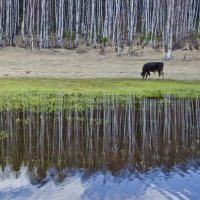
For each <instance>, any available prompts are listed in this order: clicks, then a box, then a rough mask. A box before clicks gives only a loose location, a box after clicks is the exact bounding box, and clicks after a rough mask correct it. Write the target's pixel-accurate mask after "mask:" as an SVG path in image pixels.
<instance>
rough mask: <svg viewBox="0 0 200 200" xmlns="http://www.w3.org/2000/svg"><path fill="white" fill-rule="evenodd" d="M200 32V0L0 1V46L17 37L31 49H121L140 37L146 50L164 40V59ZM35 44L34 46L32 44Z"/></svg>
mask: <svg viewBox="0 0 200 200" xmlns="http://www.w3.org/2000/svg"><path fill="white" fill-rule="evenodd" d="M190 32H193V33H194V34H196V36H197V35H198V34H199V32H200V1H199V0H176V1H175V0H0V45H1V46H2V45H3V44H5V45H11V46H15V45H16V44H17V42H16V35H17V34H18V35H21V37H22V41H23V42H25V44H26V45H29V46H31V47H32V49H33V48H34V47H40V48H48V47H49V46H50V45H51V46H54V47H62V46H63V36H65V37H66V39H67V42H68V43H69V46H71V43H72V41H73V42H74V45H75V47H78V44H79V40H80V36H81V40H82V43H87V44H89V45H93V46H94V47H96V46H97V42H102V40H103V42H104V44H105V45H106V44H107V43H108V44H112V45H116V46H117V47H118V53H120V52H119V50H120V48H121V47H123V43H124V41H126V42H127V44H128V45H130V44H132V42H133V39H134V35H135V34H136V33H137V34H139V35H141V39H143V40H146V41H148V42H149V43H150V45H151V46H155V44H156V40H157V39H156V38H159V37H160V36H161V35H162V36H163V52H164V58H165V59H166V60H168V59H171V58H172V44H173V42H175V41H180V40H182V39H184V38H185V36H187V34H188V33H190ZM35 41H37V42H35Z"/></svg>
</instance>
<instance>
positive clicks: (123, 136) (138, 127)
mask: <svg viewBox="0 0 200 200" xmlns="http://www.w3.org/2000/svg"><path fill="white" fill-rule="evenodd" d="M57 103H58V105H59V106H58V109H55V110H54V111H52V112H46V111H45V109H41V111H37V112H35V111H34V110H33V109H32V108H28V109H27V108H26V109H22V110H9V109H8V110H7V111H5V110H4V111H2V112H0V129H1V130H2V131H4V136H1V139H0V145H1V147H0V165H1V169H0V199H6V200H7V199H20V200H21V199H47V198H48V199H77V200H79V199H83V200H86V199H95V200H96V199H194V200H195V199H200V198H199V196H200V192H199V191H200V186H199V185H200V100H199V99H198V98H196V99H175V98H169V97H168V98H165V99H153V98H152V99H140V100H138V99H134V98H131V97H130V98H127V101H126V102H123V104H122V103H120V102H119V101H118V100H117V99H116V98H113V99H110V98H108V97H103V101H94V100H93V99H89V100H88V102H87V103H86V106H85V107H84V108H83V107H81V108H80V106H79V105H78V104H77V105H75V106H72V107H68V108H67V109H66V108H65V106H64V101H61V100H59V102H57Z"/></svg>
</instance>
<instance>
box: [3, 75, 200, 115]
mask: <svg viewBox="0 0 200 200" xmlns="http://www.w3.org/2000/svg"><path fill="white" fill-rule="evenodd" d="M130 96H131V99H134V98H135V99H138V100H140V98H143V97H153V98H161V99H162V98H165V97H166V96H167V98H168V97H170V99H171V97H173V98H174V97H175V98H176V97H178V98H188V97H189V98H190V97H194V98H196V97H200V82H188V81H170V80H140V79H50V78H46V79H44V78H33V79H24V78H20V79H10V78H9V79H0V110H2V111H5V110H23V111H25V110H30V109H31V110H32V111H50V112H51V111H54V110H59V109H60V108H62V109H64V110H68V109H69V110H77V109H78V110H84V109H85V108H91V107H99V106H101V105H103V102H111V104H112V103H114V102H120V103H122V104H123V102H124V103H126V102H127V100H128V101H130Z"/></svg>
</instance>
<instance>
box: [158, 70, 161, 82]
mask: <svg viewBox="0 0 200 200" xmlns="http://www.w3.org/2000/svg"><path fill="white" fill-rule="evenodd" d="M160 74H161V72H160V70H158V80H159V78H160Z"/></svg>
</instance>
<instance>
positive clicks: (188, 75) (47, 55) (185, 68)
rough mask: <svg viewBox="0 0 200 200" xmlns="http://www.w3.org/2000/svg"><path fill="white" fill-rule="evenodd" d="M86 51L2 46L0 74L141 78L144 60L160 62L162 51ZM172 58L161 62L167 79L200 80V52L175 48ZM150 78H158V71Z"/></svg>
mask: <svg viewBox="0 0 200 200" xmlns="http://www.w3.org/2000/svg"><path fill="white" fill-rule="evenodd" d="M82 48H83V47H82ZM85 48H86V47H85ZM86 51H87V52H85V53H82V54H80V53H77V50H66V49H51V50H34V51H31V50H29V49H23V48H17V47H16V48H10V47H5V48H1V49H0V77H56V78H141V76H140V72H141V69H142V65H143V64H144V63H145V62H149V61H163V53H162V51H159V52H158V51H155V50H153V49H151V48H147V47H145V48H144V49H140V50H138V51H136V54H135V55H133V56H129V55H128V53H127V52H128V50H127V49H125V50H124V51H123V52H122V55H121V56H117V54H116V52H114V51H113V50H112V49H111V48H110V47H107V48H106V52H105V54H104V55H100V53H99V52H100V49H98V48H97V49H92V48H90V49H86ZM173 57H174V58H173V60H172V61H163V62H164V63H165V67H164V72H165V78H166V79H176V80H198V81H200V51H183V50H178V51H174V53H173ZM151 78H152V79H157V74H156V75H153V74H152V76H151Z"/></svg>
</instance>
